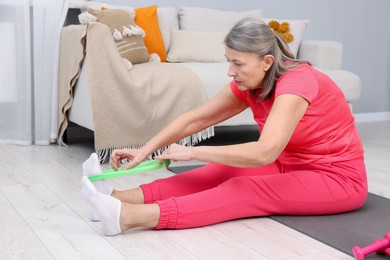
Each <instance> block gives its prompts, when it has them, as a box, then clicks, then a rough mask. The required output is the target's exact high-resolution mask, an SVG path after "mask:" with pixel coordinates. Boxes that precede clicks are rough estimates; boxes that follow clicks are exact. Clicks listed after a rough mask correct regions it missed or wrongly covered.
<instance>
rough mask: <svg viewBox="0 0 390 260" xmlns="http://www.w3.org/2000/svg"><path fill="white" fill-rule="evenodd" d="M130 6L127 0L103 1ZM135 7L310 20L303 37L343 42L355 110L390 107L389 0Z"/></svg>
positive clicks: (172, 2)
mask: <svg viewBox="0 0 390 260" xmlns="http://www.w3.org/2000/svg"><path fill="white" fill-rule="evenodd" d="M101 2H105V3H111V4H121V5H128V3H129V1H128V0H106V1H101ZM131 4H132V6H134V7H140V6H147V5H154V4H157V5H158V6H174V7H180V6H199V7H208V8H216V9H221V10H231V11H242V10H247V9H253V8H260V9H262V10H264V13H265V16H266V17H269V18H285V19H308V20H310V24H309V26H308V27H307V29H306V31H305V34H304V37H303V38H304V39H306V40H334V41H339V42H341V43H342V44H343V46H344V49H343V50H344V51H343V65H342V66H343V69H345V70H349V71H351V72H353V73H355V74H357V75H359V76H360V78H361V80H362V96H361V98H360V100H358V101H355V102H354V113H373V112H389V111H390V22H389V19H388V14H389V11H390V1H389V0H370V1H369V0H271V1H270V0H242V1H237V0H234V1H233V0H213V1H210V0H198V1H196V0H187V1H183V0H169V1H167V0H165V1H164V0H132V1H131Z"/></svg>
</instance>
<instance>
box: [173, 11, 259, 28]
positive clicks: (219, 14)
mask: <svg viewBox="0 0 390 260" xmlns="http://www.w3.org/2000/svg"><path fill="white" fill-rule="evenodd" d="M248 16H256V17H263V11H262V10H260V9H253V10H248V11H242V12H233V11H223V10H216V9H210V8H201V7H181V8H180V10H179V22H180V29H181V30H186V31H213V32H226V33H227V32H228V31H229V30H230V29H231V28H232V27H233V25H234V24H236V23H237V22H238V21H239V20H241V19H242V18H244V17H248Z"/></svg>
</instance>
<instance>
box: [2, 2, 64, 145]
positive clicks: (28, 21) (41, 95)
mask: <svg viewBox="0 0 390 260" xmlns="http://www.w3.org/2000/svg"><path fill="white" fill-rule="evenodd" d="M68 8H69V0H55V1H53V0H0V142H2V143H14V144H22V145H29V144H34V143H35V144H41V145H48V144H50V143H53V142H55V141H56V139H57V109H58V101H57V95H58V92H57V71H58V52H59V41H60V32H61V28H62V26H63V24H64V21H65V18H66V14H67V11H68ZM30 29H32V31H31V30H30Z"/></svg>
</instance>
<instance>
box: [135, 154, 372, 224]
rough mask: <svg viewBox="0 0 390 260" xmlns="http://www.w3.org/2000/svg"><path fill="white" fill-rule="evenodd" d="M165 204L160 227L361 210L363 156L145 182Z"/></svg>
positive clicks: (206, 169) (219, 169) (148, 197)
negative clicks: (336, 161) (346, 159)
mask: <svg viewBox="0 0 390 260" xmlns="http://www.w3.org/2000/svg"><path fill="white" fill-rule="evenodd" d="M141 188H142V190H143V193H144V196H145V203H157V204H158V205H159V206H160V220H159V223H158V225H157V226H156V229H180V228H191V227H200V226H205V225H210V224H215V223H219V222H223V221H227V220H232V219H238V218H245V217H253V216H270V215H323V214H335V213H341V212H347V211H351V210H355V209H358V208H359V207H360V206H362V205H363V203H364V201H365V200H366V197H367V178H366V170H365V166H364V161H363V159H356V160H351V161H346V162H338V163H332V164H330V163H329V164H327V165H324V164H305V165H282V164H280V163H279V162H275V163H273V164H270V165H268V166H265V167H261V168H234V167H229V166H224V165H216V164H208V165H206V166H203V167H200V168H197V169H195V170H191V171H188V172H185V173H181V174H177V175H174V176H172V177H168V178H165V179H159V180H156V181H153V182H152V183H149V184H144V185H141Z"/></svg>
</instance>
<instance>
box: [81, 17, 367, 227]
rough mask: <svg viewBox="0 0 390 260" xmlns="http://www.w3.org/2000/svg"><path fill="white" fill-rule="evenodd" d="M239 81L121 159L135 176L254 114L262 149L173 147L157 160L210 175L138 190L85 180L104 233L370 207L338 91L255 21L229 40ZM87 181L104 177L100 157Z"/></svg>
mask: <svg viewBox="0 0 390 260" xmlns="http://www.w3.org/2000/svg"><path fill="white" fill-rule="evenodd" d="M225 50H226V58H227V60H228V61H229V63H230V67H229V71H228V75H229V76H230V77H232V78H233V80H232V81H231V82H230V84H228V85H226V86H224V87H223V88H222V90H221V91H220V92H219V94H218V95H217V96H216V97H214V98H212V99H211V100H209V101H208V102H207V103H205V104H204V105H202V106H200V107H198V108H196V109H194V110H192V111H189V112H187V113H185V114H183V115H182V116H180V117H178V118H177V119H176V120H175V121H174V122H172V123H171V124H170V125H169V126H168V127H166V128H165V129H163V130H162V131H161V132H160V133H158V134H157V135H156V136H155V137H154V138H152V139H151V140H150V141H149V142H148V143H147V144H146V145H145V146H143V147H142V148H140V149H138V150H135V149H122V150H115V151H114V152H113V153H112V156H111V165H112V167H113V168H114V169H118V167H119V166H120V164H121V162H122V160H123V159H129V160H130V162H129V163H127V164H126V165H124V168H125V169H128V168H131V167H133V166H135V165H137V164H138V163H140V162H142V161H143V160H144V159H145V158H147V157H148V156H149V155H150V154H151V153H153V152H154V151H155V150H157V149H159V148H160V147H163V146H166V145H170V144H172V143H175V142H176V141H178V140H180V139H182V138H184V137H186V136H189V135H191V134H193V133H196V132H199V131H200V130H202V129H204V128H207V127H209V126H211V125H214V124H217V123H219V122H221V121H224V120H226V119H228V118H230V117H233V116H235V115H237V114H238V113H240V112H242V111H243V110H245V109H246V108H248V107H249V108H250V109H251V110H252V111H253V115H254V119H255V121H256V122H257V124H258V125H259V130H260V133H261V135H260V138H259V139H258V140H257V141H253V142H247V143H242V144H237V145H227V146H197V147H186V146H180V145H177V144H172V145H170V147H169V149H167V150H166V151H165V152H164V153H163V154H162V155H161V156H157V157H156V158H157V159H159V160H164V159H171V160H174V161H187V160H199V161H203V162H207V163H208V164H206V165H205V166H203V167H201V168H198V169H195V170H191V171H188V172H185V173H182V174H178V175H174V176H172V177H169V178H165V179H158V180H156V181H153V182H152V183H149V184H144V185H141V186H140V187H138V188H135V189H131V190H126V191H117V190H113V189H112V188H110V187H109V186H108V185H107V184H106V183H105V182H100V183H99V182H98V183H96V184H95V185H94V184H92V183H91V182H90V181H89V180H88V178H87V177H83V179H82V186H83V194H84V197H85V198H86V200H87V201H88V202H89V203H90V204H91V206H92V208H93V209H94V210H95V212H96V213H97V215H96V216H95V218H96V219H101V220H102V224H103V232H104V233H105V234H106V235H116V234H119V233H121V232H123V231H124V230H126V229H129V228H133V227H147V228H155V229H181V228H191V227H199V226H205V225H211V224H215V223H219V222H222V221H227V220H233V219H238V218H244V217H253V216H269V215H280V214H283V215H321V214H334V213H340V212H346V211H351V210H355V209H357V208H359V207H360V206H361V205H362V204H363V203H364V201H365V199H366V197H367V179H366V171H365V165H364V159H363V148H362V143H361V140H360V137H359V134H358V131H357V129H356V126H355V123H354V118H353V116H352V114H351V111H350V108H349V106H348V104H347V103H346V100H345V98H344V96H343V94H342V92H341V91H340V89H339V88H338V87H337V85H336V84H335V83H334V82H333V81H332V80H331V79H330V78H329V77H327V76H326V75H324V74H323V73H321V72H319V71H318V70H316V69H315V68H313V67H312V66H311V65H310V64H309V63H307V62H305V61H300V60H297V59H295V58H294V56H293V55H292V54H291V52H290V50H289V48H288V46H287V44H286V43H285V42H284V41H283V39H281V37H280V36H279V35H277V34H275V33H274V32H273V31H272V30H271V29H270V28H269V27H268V26H267V25H266V24H264V23H263V22H262V21H261V20H259V19H257V18H245V19H243V20H241V21H239V22H238V23H237V24H236V25H235V26H234V27H233V28H232V29H231V31H230V32H229V33H228V34H227V36H226V39H225ZM83 166H84V175H91V174H96V173H98V172H99V171H100V167H99V165H98V160H97V158H96V155H95V156H93V157H91V158H90V159H88V160H87V161H86V162H85V163H84V165H83Z"/></svg>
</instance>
